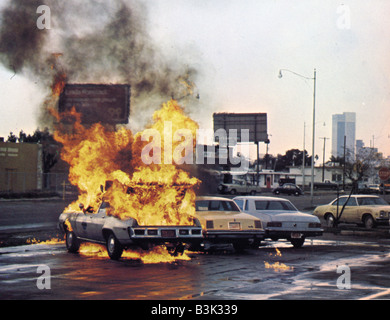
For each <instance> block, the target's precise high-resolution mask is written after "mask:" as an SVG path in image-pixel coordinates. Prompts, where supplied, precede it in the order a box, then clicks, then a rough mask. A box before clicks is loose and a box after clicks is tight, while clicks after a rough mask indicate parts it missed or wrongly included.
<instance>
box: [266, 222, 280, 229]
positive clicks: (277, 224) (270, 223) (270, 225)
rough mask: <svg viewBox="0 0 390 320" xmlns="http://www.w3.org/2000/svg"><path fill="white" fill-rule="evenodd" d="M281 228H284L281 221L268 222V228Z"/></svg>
mask: <svg viewBox="0 0 390 320" xmlns="http://www.w3.org/2000/svg"><path fill="white" fill-rule="evenodd" d="M281 226H282V223H281V222H279V221H271V222H267V227H273V228H280V227H281Z"/></svg>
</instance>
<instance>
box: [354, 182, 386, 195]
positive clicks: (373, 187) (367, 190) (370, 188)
mask: <svg viewBox="0 0 390 320" xmlns="http://www.w3.org/2000/svg"><path fill="white" fill-rule="evenodd" d="M357 193H361V194H372V193H377V194H379V193H381V188H380V186H379V184H369V185H367V184H359V185H358V190H357Z"/></svg>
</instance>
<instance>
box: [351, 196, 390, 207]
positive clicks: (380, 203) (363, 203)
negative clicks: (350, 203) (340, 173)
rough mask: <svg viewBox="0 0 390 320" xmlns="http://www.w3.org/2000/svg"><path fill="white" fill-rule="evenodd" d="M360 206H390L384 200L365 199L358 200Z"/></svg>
mask: <svg viewBox="0 0 390 320" xmlns="http://www.w3.org/2000/svg"><path fill="white" fill-rule="evenodd" d="M357 201H358V203H359V206H388V205H389V204H388V203H387V202H386V201H385V200H383V199H382V198H379V197H378V198H374V197H364V198H357Z"/></svg>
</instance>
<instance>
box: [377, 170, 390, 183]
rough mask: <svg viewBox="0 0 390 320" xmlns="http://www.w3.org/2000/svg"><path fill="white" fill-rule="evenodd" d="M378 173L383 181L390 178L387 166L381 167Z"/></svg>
mask: <svg viewBox="0 0 390 320" xmlns="http://www.w3.org/2000/svg"><path fill="white" fill-rule="evenodd" d="M378 175H379V178H380V179H381V180H382V181H386V180H388V179H389V178H390V170H389V169H388V168H386V167H382V168H380V169H379V171H378Z"/></svg>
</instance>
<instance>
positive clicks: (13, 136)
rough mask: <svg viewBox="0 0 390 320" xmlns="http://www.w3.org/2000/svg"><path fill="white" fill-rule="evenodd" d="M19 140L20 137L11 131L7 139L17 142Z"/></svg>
mask: <svg viewBox="0 0 390 320" xmlns="http://www.w3.org/2000/svg"><path fill="white" fill-rule="evenodd" d="M17 140H18V138H17V137H16V136H15V135H14V133H13V132H12V131H11V132H10V133H9V136H8V139H7V142H16V141H17Z"/></svg>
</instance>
